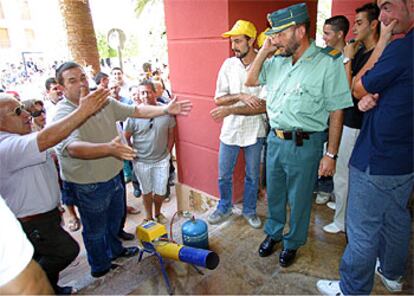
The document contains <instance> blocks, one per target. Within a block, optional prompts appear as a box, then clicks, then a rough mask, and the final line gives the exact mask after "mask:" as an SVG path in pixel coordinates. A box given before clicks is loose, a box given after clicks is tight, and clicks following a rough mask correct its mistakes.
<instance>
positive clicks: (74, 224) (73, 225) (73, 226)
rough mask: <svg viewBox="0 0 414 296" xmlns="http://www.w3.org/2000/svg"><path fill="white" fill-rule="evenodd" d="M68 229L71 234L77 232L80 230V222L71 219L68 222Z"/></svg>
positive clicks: (77, 219) (76, 219)
mask: <svg viewBox="0 0 414 296" xmlns="http://www.w3.org/2000/svg"><path fill="white" fill-rule="evenodd" d="M68 229H69V230H70V231H71V232H75V231H78V230H79V229H80V220H79V218H72V219H70V220H69V222H68Z"/></svg>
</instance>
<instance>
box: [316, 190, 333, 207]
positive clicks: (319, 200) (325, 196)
mask: <svg viewBox="0 0 414 296" xmlns="http://www.w3.org/2000/svg"><path fill="white" fill-rule="evenodd" d="M330 199H331V194H330V193H327V192H318V194H317V195H316V200H315V202H316V204H318V205H324V204H326V203H327V202H328V201H329V200H330Z"/></svg>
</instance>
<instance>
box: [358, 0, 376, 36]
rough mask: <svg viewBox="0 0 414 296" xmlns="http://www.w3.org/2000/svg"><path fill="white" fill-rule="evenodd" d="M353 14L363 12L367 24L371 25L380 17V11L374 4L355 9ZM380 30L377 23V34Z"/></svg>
mask: <svg viewBox="0 0 414 296" xmlns="http://www.w3.org/2000/svg"><path fill="white" fill-rule="evenodd" d="M355 12H356V13H360V12H365V13H366V14H367V18H368V21H369V23H372V21H378V18H379V15H380V9H379V8H378V6H377V5H375V4H374V3H367V4H364V5H362V6H361V7H358V8H357V9H355ZM380 29H381V26H380V24H379V21H378V25H377V33H378V34H379V32H380Z"/></svg>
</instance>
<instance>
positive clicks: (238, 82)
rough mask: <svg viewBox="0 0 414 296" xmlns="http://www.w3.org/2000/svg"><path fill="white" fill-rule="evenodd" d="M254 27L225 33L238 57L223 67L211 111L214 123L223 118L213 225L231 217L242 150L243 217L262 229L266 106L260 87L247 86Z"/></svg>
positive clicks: (244, 24)
mask: <svg viewBox="0 0 414 296" xmlns="http://www.w3.org/2000/svg"><path fill="white" fill-rule="evenodd" d="M256 34H257V32H256V28H255V26H254V25H253V24H252V23H251V22H249V21H245V20H238V21H237V22H236V23H235V25H234V26H233V28H232V29H231V30H230V31H228V32H225V33H223V35H222V36H223V37H225V38H230V40H231V48H232V50H233V52H234V54H235V56H234V57H231V58H228V59H226V60H225V61H224V63H223V65H222V66H221V69H220V72H219V75H218V78H217V86H216V93H215V97H214V101H215V103H216V105H217V106H218V107H217V108H215V109H213V110H212V111H211V116H212V117H213V119H215V120H220V119H223V126H222V129H221V134H220V149H219V190H220V201H219V204H218V207H217V209H216V210H215V211H214V212H213V213H212V214H211V215H210V216H209V217H208V221H209V223H210V224H218V223H221V222H223V221H225V220H226V219H227V218H229V217H230V216H231V214H232V188H233V184H232V183H233V182H232V179H233V171H234V167H235V165H236V162H237V158H238V155H239V152H240V149H243V151H244V159H245V163H246V170H245V171H246V177H245V179H244V195H243V216H244V217H245V218H246V220H247V221H248V223H249V224H250V226H252V227H253V228H260V227H261V225H262V222H261V221H260V218H259V217H257V215H256V202H257V192H258V186H259V172H260V156H261V151H262V148H263V143H264V141H265V135H266V119H265V116H264V114H261V113H264V112H266V104H265V103H264V101H263V100H261V99H259V95H260V92H261V90H262V88H261V87H246V86H244V81H245V80H246V75H247V69H248V68H249V66H250V64H251V62H252V61H253V60H254V58H255V56H256V52H255V50H254V48H253V44H254V42H255V39H256Z"/></svg>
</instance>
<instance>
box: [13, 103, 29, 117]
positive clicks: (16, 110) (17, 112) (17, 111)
mask: <svg viewBox="0 0 414 296" xmlns="http://www.w3.org/2000/svg"><path fill="white" fill-rule="evenodd" d="M25 110H26V108H25V107H24V105H19V106H17V107H16V108H14V109H13V111H11V112H10V113H13V114H15V115H17V116H20V114H22V113H23V111H25Z"/></svg>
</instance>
